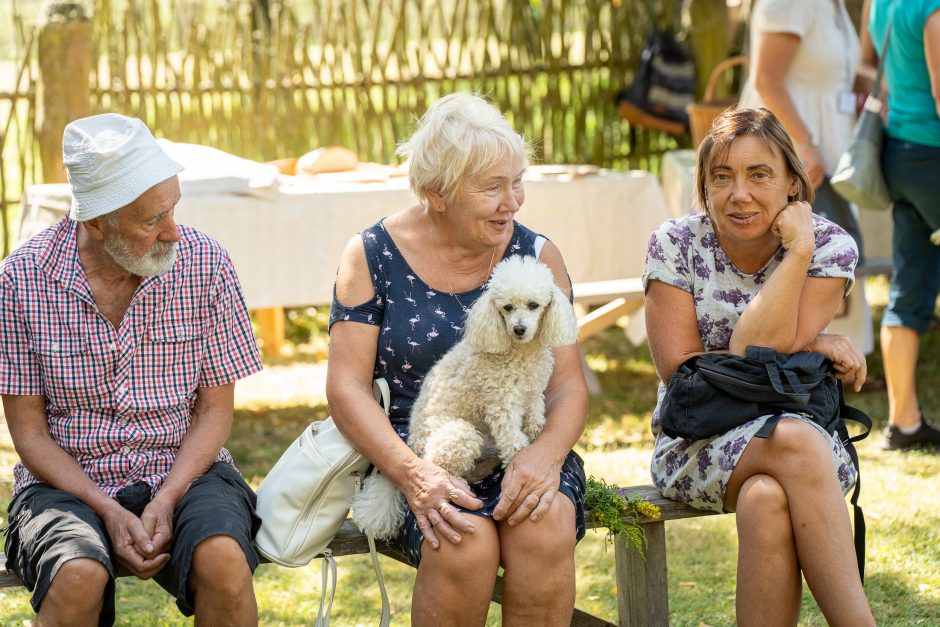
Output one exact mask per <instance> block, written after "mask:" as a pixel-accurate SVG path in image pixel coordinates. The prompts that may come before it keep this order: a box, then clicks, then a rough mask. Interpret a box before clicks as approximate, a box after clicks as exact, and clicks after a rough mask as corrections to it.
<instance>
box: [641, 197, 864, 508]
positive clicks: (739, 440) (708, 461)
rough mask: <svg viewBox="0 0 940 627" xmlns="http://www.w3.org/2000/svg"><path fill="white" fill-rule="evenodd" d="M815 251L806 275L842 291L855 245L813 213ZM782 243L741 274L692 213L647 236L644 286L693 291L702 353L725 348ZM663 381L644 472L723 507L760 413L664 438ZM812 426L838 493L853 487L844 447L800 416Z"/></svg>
mask: <svg viewBox="0 0 940 627" xmlns="http://www.w3.org/2000/svg"><path fill="white" fill-rule="evenodd" d="M813 227H814V232H815V235H816V251H815V253H814V254H813V259H812V262H811V263H810V266H809V270H808V271H807V273H806V275H807V276H809V277H839V278H844V279H847V283H846V290H845V294H846V295H848V293H849V291H850V290H851V289H852V286H853V284H854V283H855V264H856V263H857V262H858V249H857V247H856V245H855V240H853V239H852V238H851V237H850V236H849V235H848V234H847V233H846V232H845V231H844V230H843V229H842V228H841V227H839V226H838V225H836V224H833V223H832V222H829V221H828V220H825V219H823V218H820V217H819V216H815V215H814V216H813ZM785 254H786V251H785V250H784V248H783V247H781V248H780V249H778V250H777V252H776V254H775V255H774V256H773V257H772V258H771V259H770V261H768V262H767V264H766V265H765V266H764V267H763V268H761V269H760V270H758V271H757V272H755V273H754V274H747V273H745V272H742V271H741V270H740V269H738V268H737V267H736V266H735V265H734V263H733V262H732V261H731V259H730V258H729V257H728V256H727V255H726V254H725V252H724V251H723V250H722V249H721V247H720V246H719V245H718V237H717V236H716V235H715V231H714V230H713V229H712V224H711V221H710V220H709V219H708V218H707V217H706V216H704V215H691V216H686V217H684V218H680V219H676V220H669V221H667V222H665V223H663V224H662V225H661V226H660V227H659V228H658V229H656V230H655V231H654V232H653V234H652V235H651V236H650V240H649V248H648V250H647V256H646V269H645V271H644V274H643V285H644V286H646V285H648V283H649V281H651V280H656V281H662V282H663V283H666V284H668V285H673V286H675V287H678V288H679V289H681V290H685V291H686V292H689V293H690V294H692V298H693V300H694V302H695V315H696V319H697V320H698V332H699V337H701V339H702V345H703V346H704V348H705V350H706V351H712V350H725V349H727V348H728V344H729V342H730V340H731V332H732V331H733V330H734V325H735V324H736V323H737V321H738V318H740V317H741V314H742V313H743V312H744V309H745V307H747V305H748V303H750V302H751V300H752V299H753V298H754V296H755V295H756V294H757V292H758V291H759V290H760V288H761V286H763V284H764V283H765V282H766V281H767V278H768V277H769V276H770V274H771V273H772V272H773V271H774V270H775V269H776V268H777V266H779V265H780V262H781V261H782V260H783V257H784V255H785ZM665 391H666V386H665V385H664V384H662V383H660V384H659V395H658V400H657V403H656V409H655V410H654V411H653V421H652V431H653V435H655V436H656V445H655V449H654V451H653V461H652V464H651V467H650V472H651V474H652V476H653V482H654V483H655V484H656V486H657V487H659V489H660V490H661V491H662V493H663V496H665V497H667V498H670V499H672V500H674V501H680V502H683V503H688V504H689V505H692V506H693V507H697V508H699V509H707V510H714V511H717V512H721V511H724V507H723V503H724V500H725V490H726V489H727V487H728V479H729V478H730V477H731V472H732V471H733V470H734V468H735V466H736V465H737V463H738V460H739V459H740V458H741V454H742V453H744V449H745V447H746V446H747V444H748V442H750V441H751V438H752V437H754V434H755V433H757V431H758V430H760V428H761V427H762V426H763V424H764V421H765V419H766V418H767V416H754V419H753V420H751V421H750V422H747V423H745V424H743V425H740V426H739V427H736V428H734V429H732V430H731V431H728V432H727V433H724V434H722V435H719V436H716V437H714V438H712V439H708V440H686V439H683V438H671V437H669V436H667V435H666V434H665V433H662V428H661V426H660V419H659V406H660V404H661V403H662V399H663V396H664V394H665ZM792 417H794V418H799V419H801V420H805V421H806V422H807V423H808V424H811V425H813V426H814V427H816V428H817V429H818V430H819V432H820V433H822V434H823V436H824V437H826V438H827V439H829V440H830V442H831V444H832V456H833V461H834V462H835V467H836V471H837V473H838V475H839V482H840V483H841V485H842V491H843V493H845V494H847V493H848V491H849V490H850V489H851V488H852V486H853V485H855V480H856V471H855V468H854V467H853V466H852V461H851V459H850V458H849V454H848V452H846V450H845V448H844V447H843V446H842V443H841V442H840V441H839V439H838V438H837V437H836V438H834V437H831V436H830V435H829V434H828V433H826V432H825V430H823V428H822V427H820V426H819V425H817V424H816V423H814V422H812V421H811V420H809V419H807V418H804V417H803V416H799V415H796V414H794V415H792Z"/></svg>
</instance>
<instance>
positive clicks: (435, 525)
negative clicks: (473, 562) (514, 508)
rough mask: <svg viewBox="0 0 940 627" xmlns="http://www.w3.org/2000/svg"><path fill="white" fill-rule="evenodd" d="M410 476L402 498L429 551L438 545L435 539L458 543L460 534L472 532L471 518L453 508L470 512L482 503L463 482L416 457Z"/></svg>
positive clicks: (438, 541) (469, 515) (472, 517)
mask: <svg viewBox="0 0 940 627" xmlns="http://www.w3.org/2000/svg"><path fill="white" fill-rule="evenodd" d="M410 477H411V479H410V480H411V484H410V485H409V486H408V489H407V490H405V491H404V494H405V498H406V499H407V501H408V505H409V506H410V507H411V511H412V512H414V515H415V519H416V520H417V522H418V528H419V529H421V533H423V534H424V537H425V539H426V540H427V541H428V543H429V544H430V545H431V548H434V549H436V548H437V547H438V546H440V539H439V537H438V536H440V537H443V538H446V539H447V540H448V541H449V542H452V543H454V544H459V543H460V541H461V539H462V538H461V534H472V533H474V531H475V528H474V525H473V519H474V516H473V515H472V514H465V513H463V512H461V511H460V510H459V509H458V508H457V507H455V506H457V505H459V506H461V507H463V508H465V509H471V510H473V509H480V508H481V507H483V501H481V500H480V499H478V498H476V497H475V496H473V493H472V492H471V491H470V486H468V485H467V482H466V481H464V480H463V479H460V478H459V477H454V476H453V475H451V474H449V473H448V472H447V471H446V470H444V469H443V468H441V467H440V466H438V465H436V464H434V463H433V462H430V461H428V460H426V459H421V458H416V460H415V465H414V468H412V470H411V472H410Z"/></svg>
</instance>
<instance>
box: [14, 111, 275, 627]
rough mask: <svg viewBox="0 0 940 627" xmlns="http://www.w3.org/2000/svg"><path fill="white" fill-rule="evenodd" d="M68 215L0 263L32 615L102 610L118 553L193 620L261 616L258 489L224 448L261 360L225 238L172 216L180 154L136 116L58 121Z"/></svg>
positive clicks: (20, 556)
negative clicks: (245, 381)
mask: <svg viewBox="0 0 940 627" xmlns="http://www.w3.org/2000/svg"><path fill="white" fill-rule="evenodd" d="M63 153H64V162H65V166H66V169H67V171H68V177H69V182H70V184H71V187H72V193H73V197H74V202H73V205H72V210H71V214H70V216H69V217H67V218H65V219H63V220H62V221H61V222H59V223H58V224H56V225H54V226H52V227H50V228H48V229H46V230H45V231H43V232H42V233H39V234H38V235H36V236H35V237H34V238H32V239H31V240H29V241H28V242H26V243H25V244H23V245H22V246H21V247H20V248H19V249H17V250H16V251H15V252H14V253H13V254H12V255H10V256H9V257H8V258H7V259H6V260H5V261H4V262H3V264H2V266H0V394H2V397H3V407H4V411H5V413H6V419H7V423H8V424H9V428H10V433H11V435H12V437H13V444H14V445H15V447H16V450H17V453H18V454H19V456H20V459H21V460H22V463H20V464H18V465H17V466H16V468H15V470H14V479H15V481H14V488H13V493H14V498H13V501H12V502H11V504H10V512H9V513H10V516H9V519H10V529H9V532H8V535H7V539H6V552H7V564H8V566H9V567H11V568H12V569H13V570H14V571H15V572H16V574H17V575H18V576H19V577H20V578H21V579H22V580H23V581H24V582H25V583H26V585H27V587H28V588H29V589H30V590H32V592H33V596H32V604H33V608H34V609H35V610H36V611H37V612H38V618H39V622H40V623H41V624H50V625H51V624H69V625H72V624H94V623H96V622H97V623H99V624H110V623H113V622H114V578H115V576H116V574H117V573H118V572H119V570H120V569H121V568H123V569H124V570H125V572H126V571H129V572H130V573H132V574H134V575H136V576H138V577H140V578H141V579H147V578H150V577H153V578H154V579H155V580H156V581H157V582H158V583H159V584H160V585H161V586H162V587H163V588H164V589H166V590H167V591H168V592H170V593H171V594H172V595H173V596H174V597H175V598H176V603H177V605H178V606H179V608H180V611H182V612H183V613H184V614H186V615H187V616H188V615H192V614H193V613H195V614H196V616H197V618H198V619H199V621H200V622H205V623H212V624H225V625H242V624H256V623H257V606H256V604H255V598H254V591H253V589H252V582H251V577H252V573H253V571H254V569H255V567H256V566H257V564H258V558H257V555H256V554H255V552H254V549H253V548H252V537H253V534H254V532H255V531H256V529H257V526H258V520H257V518H256V517H255V515H254V503H255V497H254V494H253V493H252V491H251V489H250V488H249V487H248V485H247V484H246V483H245V482H244V480H243V479H242V478H241V475H240V474H239V473H238V471H237V470H235V468H234V467H233V466H232V458H231V456H230V455H229V453H228V451H226V450H225V449H224V448H222V445H223V443H224V442H225V439H226V438H227V437H228V434H229V431H230V429H231V425H232V405H233V392H234V382H235V381H236V380H237V379H240V378H242V377H245V376H248V375H250V374H252V373H253V372H257V371H258V370H260V369H261V363H260V360H259V358H258V351H257V347H256V345H255V342H254V339H253V337H252V334H251V326H250V324H249V320H248V315H247V311H246V308H245V303H244V298H243V296H242V293H241V288H240V286H239V284H238V278H237V277H236V275H235V270H234V268H233V267H232V263H231V261H230V260H229V257H228V255H227V254H226V252H225V250H224V249H223V248H222V247H221V246H220V245H219V244H218V243H217V242H215V241H213V240H212V239H210V238H209V237H207V236H206V235H204V234H202V233H200V232H199V231H196V230H194V229H190V228H186V227H180V226H177V224H176V223H175V222H174V219H173V210H174V207H175V206H176V204H177V202H178V201H179V199H180V187H179V181H178V179H177V176H176V175H177V173H178V172H179V171H180V170H182V166H180V165H179V164H177V163H176V162H174V161H172V160H171V159H170V158H169V157H167V156H166V155H165V154H164V153H163V151H162V150H161V149H160V147H159V145H158V144H157V143H156V141H155V140H154V138H153V136H152V135H151V134H150V131H149V130H148V129H147V127H146V126H145V125H144V124H143V123H142V122H141V121H140V120H137V119H131V118H127V117H124V116H121V115H116V114H104V115H96V116H92V117H88V118H84V119H81V120H78V121H76V122H73V123H72V124H70V125H69V126H68V127H66V129H65V135H64V138H63Z"/></svg>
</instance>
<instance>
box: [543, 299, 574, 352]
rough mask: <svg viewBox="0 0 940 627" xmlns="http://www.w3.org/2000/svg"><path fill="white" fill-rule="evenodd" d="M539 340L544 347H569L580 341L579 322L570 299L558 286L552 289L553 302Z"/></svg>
mask: <svg viewBox="0 0 940 627" xmlns="http://www.w3.org/2000/svg"><path fill="white" fill-rule="evenodd" d="M539 340H541V342H542V345H543V346H548V347H554V346H567V345H568V344H574V343H575V342H576V341H577V340H578V321H577V320H576V319H575V317H574V308H573V307H572V306H571V303H570V302H568V297H567V296H565V293H564V292H562V291H561V290H560V289H559V288H558V286H557V285H556V286H555V287H554V288H553V289H552V302H551V303H550V304H549V306H548V309H547V310H545V315H544V319H543V320H542V324H541V325H540V326H539Z"/></svg>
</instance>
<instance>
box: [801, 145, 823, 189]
mask: <svg viewBox="0 0 940 627" xmlns="http://www.w3.org/2000/svg"><path fill="white" fill-rule="evenodd" d="M798 150H799V153H800V161H802V162H803V169H804V170H806V176H808V177H809V181H810V183H812V185H813V189H819V186H820V185H822V184H823V181H824V180H826V166H825V165H824V164H823V160H822V154H820V152H819V146H816V145H815V144H809V143H807V144H800V145H799V147H798Z"/></svg>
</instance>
